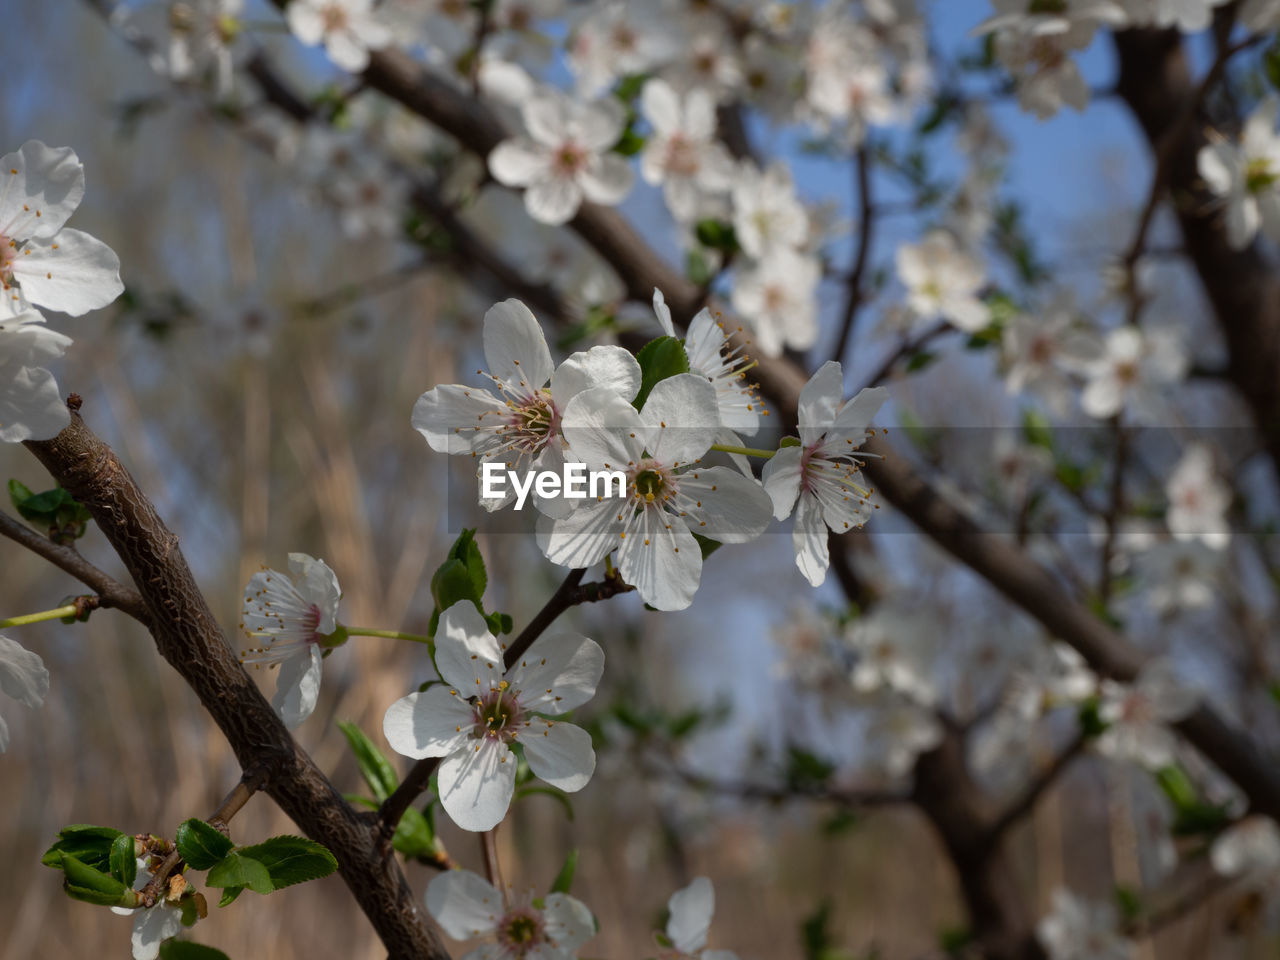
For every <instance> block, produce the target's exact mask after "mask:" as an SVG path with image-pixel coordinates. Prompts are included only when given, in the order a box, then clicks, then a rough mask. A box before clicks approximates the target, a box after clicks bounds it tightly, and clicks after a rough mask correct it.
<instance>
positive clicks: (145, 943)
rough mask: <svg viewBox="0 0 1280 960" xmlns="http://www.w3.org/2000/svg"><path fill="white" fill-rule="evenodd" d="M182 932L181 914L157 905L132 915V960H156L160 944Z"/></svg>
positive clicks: (170, 908)
mask: <svg viewBox="0 0 1280 960" xmlns="http://www.w3.org/2000/svg"><path fill="white" fill-rule="evenodd" d="M181 930H182V912H181V911H180V910H176V909H174V908H173V907H170V906H167V905H165V904H164V903H158V904H156V905H155V906H154V907H148V908H147V909H146V910H139V911H138V912H137V913H135V914H134V915H133V936H132V937H131V938H130V941H131V943H132V944H133V960H156V957H158V956H160V944H161V943H163V942H164V941H165V940H168V939H170V938H172V937H176V936H177V935H178V934H179V933H180V932H181Z"/></svg>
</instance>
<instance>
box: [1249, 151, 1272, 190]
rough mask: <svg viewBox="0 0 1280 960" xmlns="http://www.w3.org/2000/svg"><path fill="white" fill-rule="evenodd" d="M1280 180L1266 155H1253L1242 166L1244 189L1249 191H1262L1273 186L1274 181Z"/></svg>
mask: <svg viewBox="0 0 1280 960" xmlns="http://www.w3.org/2000/svg"><path fill="white" fill-rule="evenodd" d="M1277 180H1280V175H1278V174H1277V173H1276V172H1275V171H1274V170H1272V169H1271V164H1270V162H1268V160H1267V158H1266V157H1254V158H1253V159H1252V160H1250V161H1249V162H1248V163H1247V164H1246V165H1245V168H1244V184H1245V189H1246V190H1248V191H1249V192H1250V193H1262V192H1263V191H1264V190H1269V189H1270V188H1271V187H1273V186H1275V184H1276V181H1277Z"/></svg>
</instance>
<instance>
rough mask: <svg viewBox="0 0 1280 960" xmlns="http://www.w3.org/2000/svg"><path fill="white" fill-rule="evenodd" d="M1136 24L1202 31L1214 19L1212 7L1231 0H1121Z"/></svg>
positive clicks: (1184, 30)
mask: <svg viewBox="0 0 1280 960" xmlns="http://www.w3.org/2000/svg"><path fill="white" fill-rule="evenodd" d="M1120 2H1121V5H1122V6H1123V7H1124V12H1125V14H1126V15H1127V16H1128V18H1129V25H1130V26H1133V27H1152V26H1154V27H1161V28H1164V27H1177V28H1178V29H1179V30H1181V31H1182V32H1183V33H1199V32H1200V31H1201V30H1204V29H1205V28H1206V27H1208V26H1209V24H1210V23H1212V22H1213V10H1214V8H1215V7H1220V6H1222V5H1223V4H1224V3H1229V2H1230V0H1120Z"/></svg>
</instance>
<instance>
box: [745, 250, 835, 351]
mask: <svg viewBox="0 0 1280 960" xmlns="http://www.w3.org/2000/svg"><path fill="white" fill-rule="evenodd" d="M821 279H822V268H821V266H820V265H819V264H818V261H817V260H815V259H813V258H812V257H806V256H803V255H802V254H799V253H796V252H795V251H793V250H777V251H775V252H774V253H772V254H770V255H769V256H768V257H766V258H765V259H763V260H761V261H759V262H758V263H757V264H755V266H754V267H752V268H751V269H750V270H746V271H743V272H740V273H739V274H738V275H737V276H736V277H735V278H734V284H733V296H732V298H731V299H732V302H733V308H734V309H735V310H737V311H738V312H739V313H741V314H742V316H743V317H744V318H745V319H746V320H747V321H749V322H750V324H751V328H752V329H753V330H754V331H755V335H756V343H757V344H759V346H760V351H761V352H762V353H763V354H765V356H769V357H776V356H779V355H780V354H781V353H782V350H783V347H784V346H785V347H793V348H795V349H796V350H807V349H808V348H809V347H812V346H813V345H814V343H815V342H816V341H817V339H818V304H817V291H818V282H819V281H820V280H821Z"/></svg>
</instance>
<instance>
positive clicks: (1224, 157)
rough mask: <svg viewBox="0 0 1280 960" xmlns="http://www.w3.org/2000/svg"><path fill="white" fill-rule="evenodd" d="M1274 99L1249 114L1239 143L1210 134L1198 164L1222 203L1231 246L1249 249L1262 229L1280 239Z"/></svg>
mask: <svg viewBox="0 0 1280 960" xmlns="http://www.w3.org/2000/svg"><path fill="white" fill-rule="evenodd" d="M1277 105H1278V104H1277V100H1276V98H1275V97H1266V98H1264V99H1263V100H1262V102H1261V103H1259V104H1258V106H1257V107H1256V108H1255V109H1254V110H1253V112H1252V113H1250V114H1249V117H1248V119H1247V120H1246V121H1245V124H1244V130H1243V131H1242V132H1241V134H1240V143H1239V144H1235V143H1233V142H1231V141H1230V140H1228V139H1226V138H1225V137H1223V136H1221V135H1220V134H1211V135H1210V141H1209V143H1207V144H1205V145H1204V146H1203V147H1201V148H1200V152H1199V153H1198V154H1197V155H1196V165H1197V167H1198V169H1199V171H1200V176H1201V177H1202V178H1203V179H1204V182H1205V183H1206V184H1207V185H1208V187H1209V189H1210V190H1211V191H1212V192H1213V193H1214V194H1215V195H1216V196H1218V197H1220V198H1221V200H1222V203H1223V206H1224V216H1223V219H1224V223H1225V226H1226V231H1227V243H1229V244H1230V245H1231V246H1232V247H1234V248H1235V249H1237V250H1240V249H1243V248H1244V247H1247V246H1248V245H1249V244H1250V243H1252V242H1253V238H1254V236H1255V235H1256V234H1257V232H1258V228H1259V227H1261V228H1262V229H1263V230H1264V231H1265V232H1266V233H1267V235H1268V236H1269V237H1271V238H1272V239H1280V136H1277V135H1276V129H1275V126H1276V108H1277Z"/></svg>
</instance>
